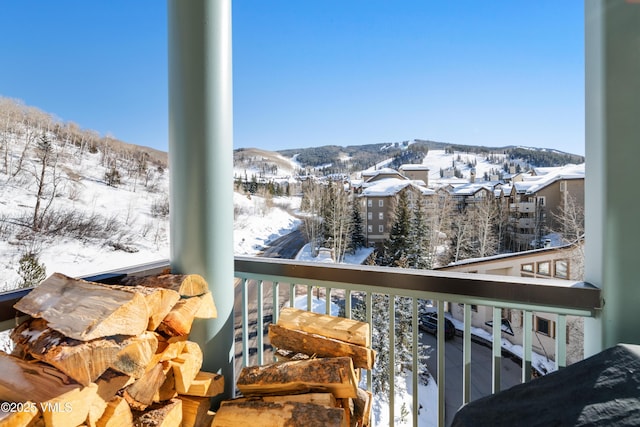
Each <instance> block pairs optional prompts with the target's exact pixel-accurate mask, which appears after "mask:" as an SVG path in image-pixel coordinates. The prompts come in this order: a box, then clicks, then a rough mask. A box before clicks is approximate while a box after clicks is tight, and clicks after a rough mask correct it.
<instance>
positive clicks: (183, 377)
mask: <svg viewBox="0 0 640 427" xmlns="http://www.w3.org/2000/svg"><path fill="white" fill-rule="evenodd" d="M171 366H172V368H173V374H174V375H175V382H176V383H175V385H176V390H177V391H178V393H182V394H185V393H188V391H189V387H191V383H192V382H193V380H194V378H195V377H196V375H198V372H200V368H202V350H201V349H200V346H199V345H198V344H196V343H194V342H191V341H186V342H185V347H184V350H183V352H182V353H181V354H180V356H179V357H176V358H175V359H172V360H171Z"/></svg>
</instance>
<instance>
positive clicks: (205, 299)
mask: <svg viewBox="0 0 640 427" xmlns="http://www.w3.org/2000/svg"><path fill="white" fill-rule="evenodd" d="M194 298H199V299H200V300H201V303H200V308H198V311H197V312H196V316H195V317H196V319H215V318H217V317H218V309H217V308H216V304H215V303H214V302H213V294H212V293H211V292H206V293H204V294H202V295H200V296H197V297H194Z"/></svg>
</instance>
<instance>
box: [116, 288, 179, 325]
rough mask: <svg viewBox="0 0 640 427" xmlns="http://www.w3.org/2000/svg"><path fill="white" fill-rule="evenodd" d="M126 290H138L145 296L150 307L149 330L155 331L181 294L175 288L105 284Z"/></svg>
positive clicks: (137, 291)
mask: <svg viewBox="0 0 640 427" xmlns="http://www.w3.org/2000/svg"><path fill="white" fill-rule="evenodd" d="M103 286H105V287H108V288H111V289H118V290H120V291H125V292H136V293H139V294H141V295H142V296H144V299H145V301H146V302H147V307H148V309H149V324H148V325H147V330H148V331H155V330H156V328H157V327H158V326H160V322H162V319H164V318H165V316H166V315H167V314H169V312H170V311H171V309H172V308H173V306H174V305H175V304H176V303H177V302H178V301H179V300H180V294H179V293H178V292H176V291H174V290H173V289H164V288H150V287H147V286H125V285H103Z"/></svg>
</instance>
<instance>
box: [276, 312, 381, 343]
mask: <svg viewBox="0 0 640 427" xmlns="http://www.w3.org/2000/svg"><path fill="white" fill-rule="evenodd" d="M278 326H281V327H283V328H286V329H292V330H298V331H304V332H309V333H311V334H317V335H322V336H325V337H327V338H333V339H336V340H340V341H344V342H348V343H351V344H355V345H359V346H363V347H371V329H370V327H369V324H368V323H365V322H359V321H357V320H352V319H346V318H344V317H337V316H329V315H327V314H318V313H313V312H310V311H305V310H300V309H297V308H293V307H285V308H283V309H282V310H281V311H280V315H279V317H278Z"/></svg>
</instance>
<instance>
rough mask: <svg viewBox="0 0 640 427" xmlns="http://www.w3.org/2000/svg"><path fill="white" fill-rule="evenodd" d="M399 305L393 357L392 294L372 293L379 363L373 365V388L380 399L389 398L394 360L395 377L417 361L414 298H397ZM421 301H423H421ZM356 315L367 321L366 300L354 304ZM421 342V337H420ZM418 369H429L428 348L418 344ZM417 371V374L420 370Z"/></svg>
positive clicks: (354, 316) (422, 370) (358, 318)
mask: <svg viewBox="0 0 640 427" xmlns="http://www.w3.org/2000/svg"><path fill="white" fill-rule="evenodd" d="M394 302H395V307H394V313H395V330H394V340H395V347H394V348H395V360H393V361H391V360H390V359H389V355H390V353H389V295H384V294H376V293H374V294H372V295H371V320H372V332H373V333H372V336H371V347H372V348H373V349H374V350H376V363H375V365H374V367H373V376H372V380H373V383H372V389H373V393H374V395H375V396H376V398H382V399H384V400H387V399H388V393H389V383H388V372H389V365H390V364H391V363H393V365H394V367H395V369H394V371H395V374H396V375H394V378H396V379H399V378H400V375H399V374H401V373H402V372H403V371H404V370H405V368H406V367H408V366H411V364H412V362H413V329H412V326H413V325H412V318H413V308H412V299H411V298H408V297H399V296H396V297H394ZM418 302H419V303H420V301H418ZM353 318H354V319H356V320H360V321H363V322H364V321H367V320H366V316H365V307H364V304H363V303H360V304H354V308H353ZM418 342H420V340H418ZM418 345H419V349H418V355H419V356H418V357H419V359H418V372H428V368H427V365H426V349H425V347H424V345H423V344H418ZM416 374H417V373H416ZM420 379H421V382H422V384H426V381H425V380H426V376H423V375H420Z"/></svg>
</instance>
